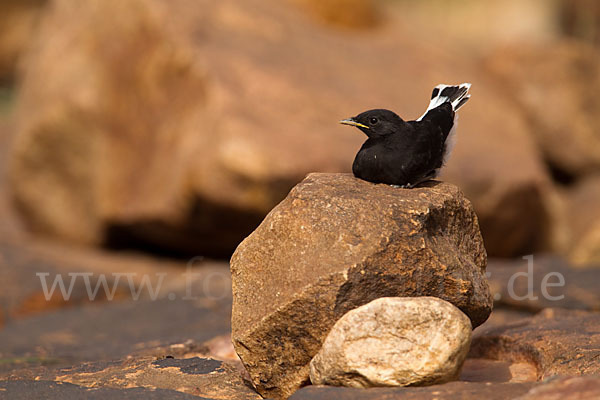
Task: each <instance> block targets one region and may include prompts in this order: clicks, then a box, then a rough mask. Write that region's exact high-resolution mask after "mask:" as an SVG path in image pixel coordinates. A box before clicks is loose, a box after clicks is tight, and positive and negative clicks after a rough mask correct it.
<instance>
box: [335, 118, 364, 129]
mask: <svg viewBox="0 0 600 400" xmlns="http://www.w3.org/2000/svg"><path fill="white" fill-rule="evenodd" d="M340 124H343V125H351V126H356V127H357V128H365V129H369V127H368V126H367V125H364V124H361V123H360V122H356V121H355V120H354V118H348V119H343V120H341V121H340Z"/></svg>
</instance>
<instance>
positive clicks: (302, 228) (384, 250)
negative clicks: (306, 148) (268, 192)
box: [231, 174, 491, 398]
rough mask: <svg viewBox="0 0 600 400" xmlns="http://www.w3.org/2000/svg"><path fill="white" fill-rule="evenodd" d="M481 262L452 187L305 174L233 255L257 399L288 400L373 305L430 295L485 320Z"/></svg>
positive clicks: (235, 325) (471, 225)
mask: <svg viewBox="0 0 600 400" xmlns="http://www.w3.org/2000/svg"><path fill="white" fill-rule="evenodd" d="M485 260H486V255H485V249H484V248H483V243H482V241H481V235H480V233H479V229H478V225H477V217H476V216H475V214H474V212H473V209H472V207H471V205H470V203H469V201H468V200H467V199H466V198H465V197H464V196H463V195H462V194H461V192H460V191H459V190H458V188H457V187H455V186H453V185H449V184H446V183H440V182H431V183H429V184H427V185H425V186H423V187H421V188H417V189H412V190H405V189H398V188H393V187H390V186H388V185H374V184H372V183H368V182H365V181H361V180H359V179H356V178H354V177H352V176H351V175H349V174H310V175H309V176H308V177H307V178H306V179H305V180H304V181H303V182H302V183H300V184H299V185H298V186H296V187H295V188H294V189H293V190H292V191H291V192H290V194H289V195H288V197H287V198H286V199H285V200H284V201H283V202H282V203H281V204H279V205H278V206H277V207H276V208H275V209H274V210H273V211H272V212H271V213H270V214H269V215H268V216H267V217H266V218H265V220H264V221H263V223H262V224H261V225H260V226H259V227H258V228H257V229H256V231H255V232H254V233H253V234H252V235H251V236H249V237H248V238H247V239H246V240H245V241H244V242H242V243H241V244H240V246H239V247H238V249H237V250H236V252H235V254H234V256H233V258H232V261H231V271H232V279H233V293H234V305H233V319H232V329H233V341H234V345H235V347H236V350H237V352H238V355H240V358H241V359H242V361H243V362H244V364H245V366H246V368H247V369H248V372H249V373H250V375H251V376H252V378H253V381H254V383H255V385H257V387H258V388H259V391H260V392H261V393H262V394H263V395H266V396H274V397H280V398H281V397H284V396H286V395H289V394H290V393H291V392H293V390H295V389H296V388H298V387H299V386H300V385H301V384H302V383H303V382H305V381H306V380H307V379H308V363H309V361H310V360H311V358H312V357H313V356H314V355H315V354H316V353H317V351H318V350H319V348H320V346H321V343H322V341H323V340H324V339H325V336H326V335H327V333H328V332H329V330H330V329H331V327H332V326H333V324H334V323H335V322H336V321H337V320H338V319H339V318H340V317H341V316H342V315H344V314H345V313H346V312H347V311H349V310H351V309H353V308H356V307H358V306H361V305H363V304H366V303H368V302H370V301H372V300H374V299H376V298H379V297H407V296H408V297H414V296H435V297H439V298H442V299H444V300H446V301H449V302H450V303H452V304H454V305H455V306H457V307H458V308H460V309H461V310H462V311H463V312H464V313H465V314H467V316H469V317H470V319H471V321H472V323H473V325H474V326H477V325H479V324H481V323H482V322H484V321H485V319H486V318H487V316H488V315H489V313H490V311H491V297H490V293H489V291H488V286H487V282H486V280H485V278H484V273H485V262H486V261H485Z"/></svg>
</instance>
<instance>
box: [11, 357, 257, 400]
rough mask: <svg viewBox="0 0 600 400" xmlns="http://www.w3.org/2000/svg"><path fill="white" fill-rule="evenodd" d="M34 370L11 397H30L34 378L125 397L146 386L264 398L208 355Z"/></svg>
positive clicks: (235, 398) (239, 399)
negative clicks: (129, 392) (27, 385)
mask: <svg viewBox="0 0 600 400" xmlns="http://www.w3.org/2000/svg"><path fill="white" fill-rule="evenodd" d="M27 372H29V371H27ZM32 372H33V374H32V375H29V376H28V375H25V376H17V377H14V378H13V379H11V380H10V381H9V382H15V381H16V382H18V381H23V384H21V385H20V386H17V387H15V388H13V389H12V390H14V393H12V395H13V396H14V397H11V399H12V398H20V397H18V396H19V395H20V396H26V393H27V392H26V385H25V384H24V382H31V381H45V382H55V383H56V384H72V385H77V387H79V388H94V389H104V390H105V389H109V388H110V389H120V391H116V392H114V394H115V395H121V396H125V395H126V394H127V393H128V392H127V390H126V389H132V388H144V389H149V390H153V391H154V390H170V391H173V394H176V393H178V392H179V393H187V394H191V395H194V396H198V397H200V398H204V399H208V398H210V399H220V400H253V399H256V400H260V399H262V397H260V395H259V394H258V393H256V392H255V391H254V390H253V389H252V388H251V387H250V386H249V385H248V383H247V382H245V381H244V380H243V379H242V377H241V376H240V374H239V372H238V370H237V369H236V367H235V366H232V365H230V364H228V363H226V362H223V361H220V360H216V359H213V358H206V357H191V358H174V357H172V356H169V357H166V358H159V359H156V358H155V357H136V358H131V357H130V358H127V359H124V360H117V361H109V362H100V361H96V362H87V363H83V364H79V365H76V366H73V367H68V368H61V369H54V370H53V369H45V370H44V369H40V370H39V371H37V373H36V371H32ZM6 385H10V384H9V383H7V381H0V388H2V387H3V386H6ZM60 389H61V387H60V386H58V387H56V388H55V389H54V392H55V393H54V396H56V397H59V396H58V395H59V394H60V392H61V391H60ZM63 389H64V388H63ZM9 390H11V389H9ZM56 392H58V393H56ZM82 392H83V393H85V392H84V391H82ZM52 393H53V391H50V394H52ZM67 393H68V392H67ZM109 393H111V392H109ZM107 394H108V393H107ZM168 394H169V393H168V392H167V393H164V395H165V396H166V397H164V398H171V396H168ZM1 395H2V392H0V397H2V396H1ZM198 397H195V398H198ZM23 398H25V397H23ZM31 398H47V397H45V396H44V397H31ZM50 398H54V397H50ZM82 398H86V397H82ZM108 398H113V397H112V396H111V397H108Z"/></svg>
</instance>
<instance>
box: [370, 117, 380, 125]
mask: <svg viewBox="0 0 600 400" xmlns="http://www.w3.org/2000/svg"><path fill="white" fill-rule="evenodd" d="M369 122H370V123H371V125H375V124H376V123H377V122H379V120H378V119H377V118H375V117H373V118H371V119H370V121H369Z"/></svg>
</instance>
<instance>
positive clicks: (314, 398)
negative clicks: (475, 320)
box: [290, 382, 534, 400]
mask: <svg viewBox="0 0 600 400" xmlns="http://www.w3.org/2000/svg"><path fill="white" fill-rule="evenodd" d="M533 385H534V384H533V383H496V384H489V383H483V382H481V383H473V382H450V383H446V384H443V385H435V386H428V387H402V388H370V389H355V388H340V387H331V386H309V387H306V388H303V389H300V390H299V391H297V392H296V393H295V394H294V395H293V396H291V397H290V400H330V399H337V400H398V399H402V400H405V399H406V400H423V399H427V400H429V399H431V400H433V399H440V400H441V399H443V400H472V399H486V400H506V399H512V398H515V397H517V396H520V395H523V394H525V393H527V391H528V390H529V389H530V388H531V387H532V386H533Z"/></svg>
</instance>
